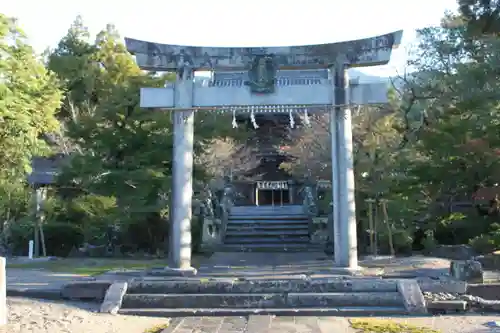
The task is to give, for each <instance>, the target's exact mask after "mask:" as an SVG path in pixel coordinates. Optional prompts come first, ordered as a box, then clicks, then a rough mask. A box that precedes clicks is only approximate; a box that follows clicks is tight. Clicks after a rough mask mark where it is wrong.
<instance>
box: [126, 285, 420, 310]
mask: <svg viewBox="0 0 500 333" xmlns="http://www.w3.org/2000/svg"><path fill="white" fill-rule="evenodd" d="M398 284H399V282H398V280H382V279H374V278H349V279H345V277H343V278H342V277H339V278H336V277H335V278H319V279H278V280H276V279H258V280H238V279H230V278H221V279H217V278H216V279H211V278H189V279H180V280H175V279H174V280H165V279H160V278H146V279H141V280H139V279H137V280H134V281H131V282H130V283H129V286H128V290H127V293H126V295H125V296H124V298H123V301H122V303H121V309H120V311H119V313H120V314H128V315H145V316H211V315H213V316H215V315H218V316H241V315H247V314H256V313H257V314H276V315H341V316H347V315H391V314H393V315H394V314H409V313H410V312H411V308H409V307H408V305H407V302H406V301H405V298H404V296H403V293H402V292H401V290H400V289H399V285H398Z"/></svg>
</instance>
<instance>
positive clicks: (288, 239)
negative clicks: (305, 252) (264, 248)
mask: <svg viewBox="0 0 500 333" xmlns="http://www.w3.org/2000/svg"><path fill="white" fill-rule="evenodd" d="M224 243H225V244H265V243H281V244H293V243H307V244H309V236H296V235H281V236H276V235H266V234H261V233H259V234H253V235H251V236H249V237H240V236H235V237H233V236H231V235H227V236H226V238H225V241H224Z"/></svg>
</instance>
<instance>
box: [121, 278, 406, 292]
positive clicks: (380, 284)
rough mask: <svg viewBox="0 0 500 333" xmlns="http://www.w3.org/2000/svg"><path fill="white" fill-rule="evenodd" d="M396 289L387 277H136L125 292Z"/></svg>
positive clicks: (396, 286) (387, 290) (394, 284)
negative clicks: (242, 278)
mask: <svg viewBox="0 0 500 333" xmlns="http://www.w3.org/2000/svg"><path fill="white" fill-rule="evenodd" d="M397 291H398V281H397V280H389V279H387V280H386V279H384V280H382V279H373V278H356V280H355V281H353V280H352V279H350V280H346V279H343V278H340V277H339V278H316V279H308V280H306V279H259V280H239V279H232V278H225V279H224V278H223V279H220V278H219V279H215V278H205V279H203V278H201V279H200V278H192V279H185V278H184V279H182V280H165V279H164V278H148V279H138V280H134V281H132V282H130V283H129V286H128V290H127V293H128V294H175V293H183V294H215V293H231V294H237V293H243V294H245V293H252V292H256V293H292V292H298V293H306V292H309V293H335V292H343V293H353V292H380V293H385V292H387V293H393V292H397Z"/></svg>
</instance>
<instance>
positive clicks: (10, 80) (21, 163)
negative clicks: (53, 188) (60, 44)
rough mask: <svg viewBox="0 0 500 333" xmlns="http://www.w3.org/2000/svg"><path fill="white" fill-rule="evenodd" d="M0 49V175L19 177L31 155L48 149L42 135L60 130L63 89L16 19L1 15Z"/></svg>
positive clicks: (23, 174) (40, 153) (22, 173)
mask: <svg viewBox="0 0 500 333" xmlns="http://www.w3.org/2000/svg"><path fill="white" fill-rule="evenodd" d="M0 52H1V53H2V56H1V57H0V151H1V152H2V153H1V154H0V178H3V179H5V178H10V177H21V178H22V177H24V176H25V174H26V173H27V172H29V171H30V165H31V158H32V157H33V156H35V155H44V154H47V153H49V152H50V149H49V147H48V145H47V144H46V142H45V141H44V140H43V136H42V134H44V133H51V132H57V131H58V130H59V122H58V120H57V118H56V114H57V111H58V108H59V106H60V103H61V98H62V92H61V90H60V89H59V84H58V80H57V78H56V76H55V75H54V74H53V73H52V72H50V71H48V70H47V69H46V68H45V67H44V65H43V63H41V62H40V60H39V59H38V58H37V56H36V55H35V53H34V51H33V49H32V48H31V46H30V45H29V44H28V43H27V41H26V36H25V34H24V32H23V31H22V30H21V29H20V28H19V26H18V25H17V24H16V20H15V19H13V18H9V17H7V16H5V15H2V14H0ZM18 179H19V178H18Z"/></svg>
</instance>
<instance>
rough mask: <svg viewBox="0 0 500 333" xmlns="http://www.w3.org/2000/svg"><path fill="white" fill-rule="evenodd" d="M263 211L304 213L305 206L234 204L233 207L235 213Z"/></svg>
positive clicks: (232, 211)
mask: <svg viewBox="0 0 500 333" xmlns="http://www.w3.org/2000/svg"><path fill="white" fill-rule="evenodd" d="M262 212H272V213H287V214H304V208H303V207H302V206H301V205H284V206H234V207H231V213H233V214H247V213H248V214H257V213H262Z"/></svg>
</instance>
